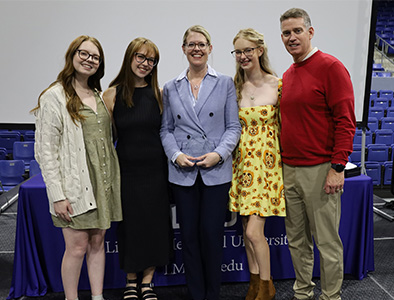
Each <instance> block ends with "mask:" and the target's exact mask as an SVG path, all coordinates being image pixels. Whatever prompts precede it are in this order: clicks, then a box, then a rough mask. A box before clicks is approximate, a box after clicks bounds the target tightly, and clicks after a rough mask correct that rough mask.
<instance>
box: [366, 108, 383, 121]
mask: <svg viewBox="0 0 394 300" xmlns="http://www.w3.org/2000/svg"><path fill="white" fill-rule="evenodd" d="M368 114H369V117H374V118H376V119H378V120H380V119H381V118H383V117H384V108H383V107H371V108H370V109H369V113H368Z"/></svg>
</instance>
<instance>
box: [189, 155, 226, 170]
mask: <svg viewBox="0 0 394 300" xmlns="http://www.w3.org/2000/svg"><path fill="white" fill-rule="evenodd" d="M195 159H196V160H197V161H198V163H196V165H197V166H198V167H202V168H210V167H213V166H216V165H217V164H218V163H219V161H220V159H221V157H220V155H219V154H218V153H216V152H209V153H207V154H204V155H202V156H200V157H197V158H195Z"/></svg>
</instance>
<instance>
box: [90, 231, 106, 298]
mask: <svg viewBox="0 0 394 300" xmlns="http://www.w3.org/2000/svg"><path fill="white" fill-rule="evenodd" d="M88 232H89V245H88V249H87V253H86V265H87V267H88V273H89V282H90V288H91V290H92V296H99V295H102V294H103V284H104V272H105V252H104V236H105V230H102V229H90V230H89V231H88Z"/></svg>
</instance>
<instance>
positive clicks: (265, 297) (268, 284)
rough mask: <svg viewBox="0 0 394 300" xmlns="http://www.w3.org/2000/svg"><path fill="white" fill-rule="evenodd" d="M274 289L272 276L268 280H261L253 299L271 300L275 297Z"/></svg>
mask: <svg viewBox="0 0 394 300" xmlns="http://www.w3.org/2000/svg"><path fill="white" fill-rule="evenodd" d="M275 294H276V290H275V286H274V283H273V281H272V277H271V279H270V280H261V279H260V284H259V292H258V293H257V296H256V298H255V300H272V299H274V298H275Z"/></svg>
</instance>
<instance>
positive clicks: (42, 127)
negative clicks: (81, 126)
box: [35, 89, 66, 202]
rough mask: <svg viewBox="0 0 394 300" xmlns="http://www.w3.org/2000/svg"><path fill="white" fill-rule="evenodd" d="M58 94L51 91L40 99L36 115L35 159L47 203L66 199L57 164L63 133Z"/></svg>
mask: <svg viewBox="0 0 394 300" xmlns="http://www.w3.org/2000/svg"><path fill="white" fill-rule="evenodd" d="M60 98H61V97H59V93H58V92H55V91H54V90H53V89H49V90H48V91H46V92H45V93H44V94H43V95H42V96H41V98H40V108H39V110H38V111H37V113H36V143H35V157H36V160H37V161H38V163H39V164H40V168H41V171H42V176H43V179H44V182H45V185H46V187H47V194H48V198H49V201H51V202H56V201H60V200H64V199H66V196H65V195H64V191H63V188H62V179H61V173H60V172H61V170H60V162H59V144H60V138H61V135H62V133H63V118H62V109H61V105H62V103H61V101H64V99H60Z"/></svg>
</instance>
